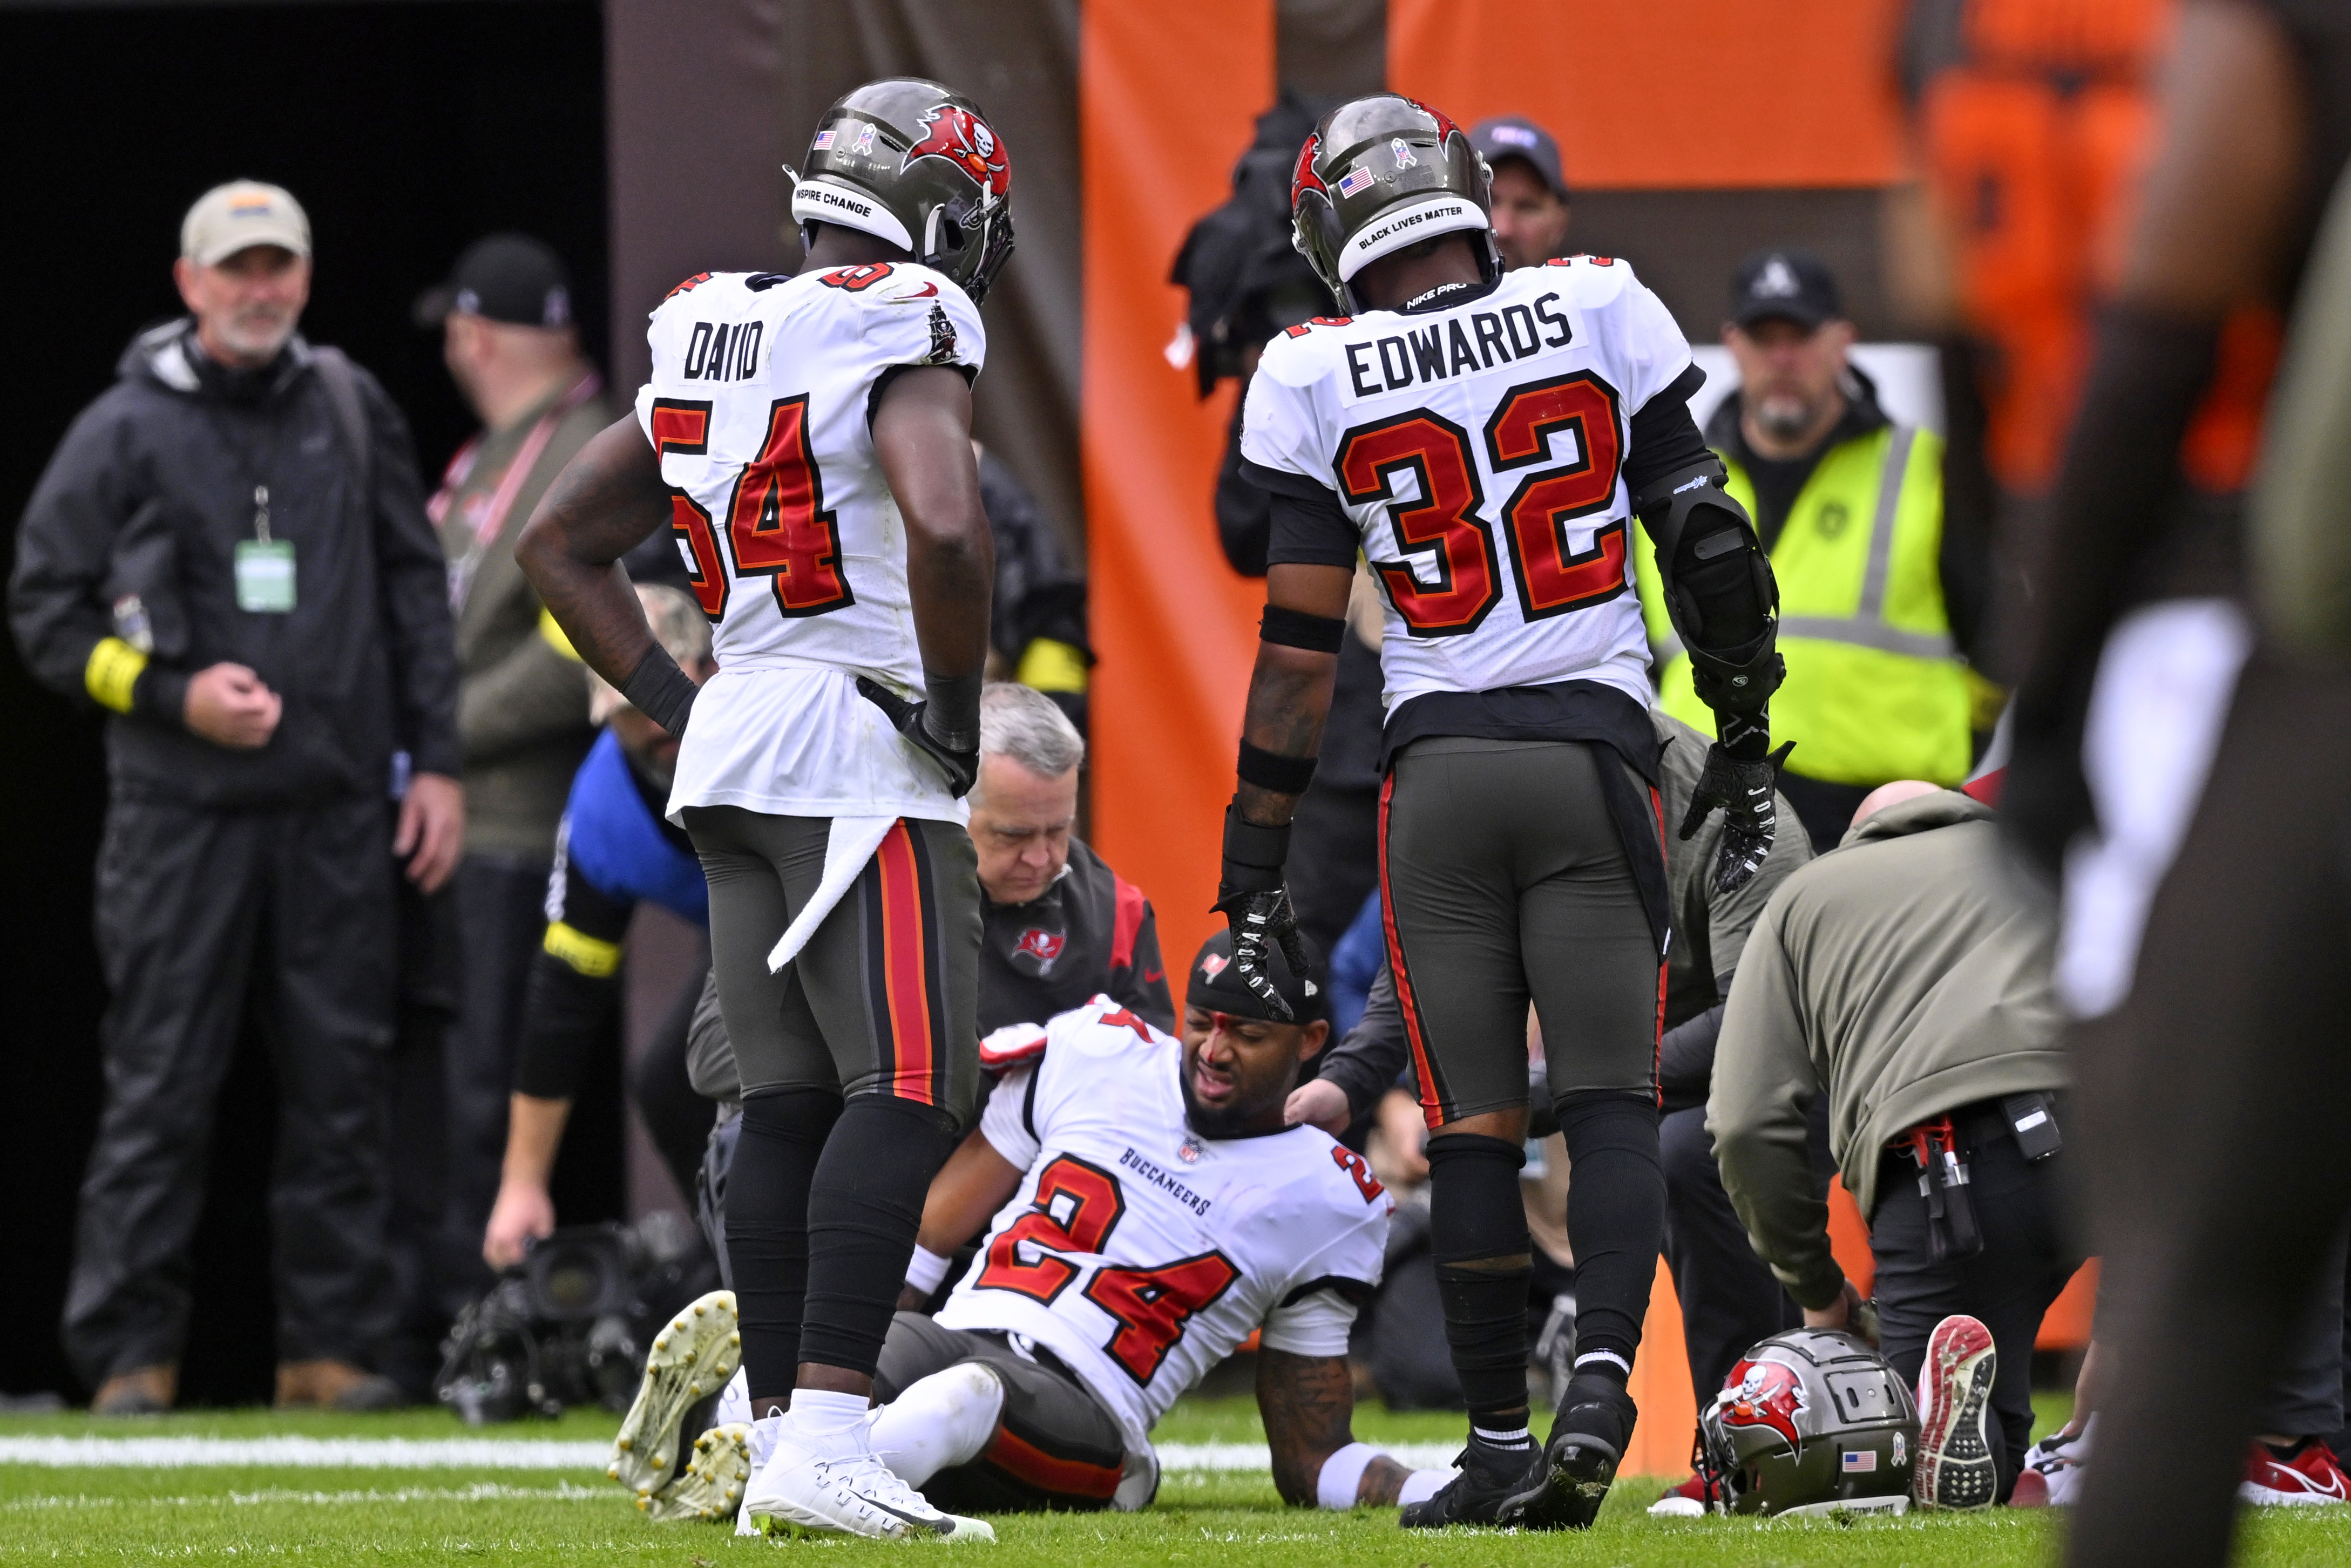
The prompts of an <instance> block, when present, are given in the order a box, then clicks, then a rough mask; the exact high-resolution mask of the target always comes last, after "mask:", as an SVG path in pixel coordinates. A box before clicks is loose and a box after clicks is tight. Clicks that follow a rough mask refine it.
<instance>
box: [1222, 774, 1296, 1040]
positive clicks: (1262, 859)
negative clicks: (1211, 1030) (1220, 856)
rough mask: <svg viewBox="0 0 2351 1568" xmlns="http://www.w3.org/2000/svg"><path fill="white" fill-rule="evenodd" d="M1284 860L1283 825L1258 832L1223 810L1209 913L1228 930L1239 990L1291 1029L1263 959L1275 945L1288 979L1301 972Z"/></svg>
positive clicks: (1291, 1018)
mask: <svg viewBox="0 0 2351 1568" xmlns="http://www.w3.org/2000/svg"><path fill="white" fill-rule="evenodd" d="M1289 858H1290V828H1289V825H1288V824H1287V823H1285V824H1283V825H1282V826H1280V827H1279V828H1267V827H1260V826H1259V825H1258V824H1257V823H1255V822H1249V821H1242V820H1241V813H1240V808H1239V807H1238V806H1228V807H1226V808H1225V855H1224V868H1223V872H1222V873H1221V875H1219V877H1218V878H1217V902H1216V904H1215V905H1214V907H1215V908H1216V910H1217V913H1219V914H1221V915H1223V916H1224V917H1225V920H1226V922H1227V924H1228V925H1229V926H1230V927H1231V929H1232V934H1233V967H1234V968H1235V969H1236V970H1238V971H1239V974H1240V977H1241V984H1243V985H1245V986H1247V987H1248V988H1249V994H1250V995H1252V996H1254V997H1256V998H1258V1000H1259V1001H1261V1002H1263V1003H1264V1004H1265V1005H1266V1006H1267V1007H1268V1008H1270V1009H1272V1011H1273V1013H1274V1016H1276V1017H1277V1018H1279V1019H1281V1020H1282V1021H1283V1022H1284V1023H1294V1022H1296V1021H1297V1014H1296V1013H1295V1012H1294V1011H1293V1010H1292V1009H1291V1008H1290V1003H1289V1002H1288V1001H1287V1000H1285V999H1284V998H1283V997H1282V995H1281V991H1280V988H1278V987H1277V986H1276V985H1275V984H1274V982H1273V977H1272V975H1271V974H1270V972H1269V968H1270V966H1269V958H1270V955H1271V953H1272V951H1273V947H1274V945H1275V944H1277V943H1279V944H1280V947H1281V956H1282V959H1283V961H1284V962H1286V963H1287V964H1289V966H1290V973H1291V974H1293V975H1303V974H1305V973H1306V972H1307V966H1306V944H1305V942H1304V941H1303V940H1301V938H1300V936H1299V935H1298V915H1297V912H1296V911H1294V910H1293V909H1291V908H1290V889H1289V888H1287V887H1285V886H1283V885H1282V875H1281V872H1282V864H1283V862H1285V861H1287V860H1288V859H1289Z"/></svg>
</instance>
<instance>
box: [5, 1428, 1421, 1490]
mask: <svg viewBox="0 0 2351 1568" xmlns="http://www.w3.org/2000/svg"><path fill="white" fill-rule="evenodd" d="M1454 1448H1455V1446H1454V1445H1453V1444H1450V1443H1404V1444H1399V1445H1395V1446H1393V1447H1391V1448H1389V1449H1388V1452H1390V1453H1392V1454H1394V1455H1395V1458H1397V1459H1398V1460H1399V1461H1400V1462H1402V1463H1404V1464H1405V1465H1408V1466H1411V1467H1413V1468H1415V1469H1444V1468H1447V1467H1449V1466H1450V1465H1451V1464H1452V1462H1453V1455H1454ZM610 1460H611V1448H610V1446H609V1445H606V1444H603V1443H578V1442H573V1443H567V1442H556V1441H552V1440H549V1439H547V1438H531V1437H0V1465H38V1466H44V1467H47V1468H50V1469H162V1470H168V1469H192V1468H196V1467H239V1468H254V1469H297V1470H300V1469H365V1470H379V1469H381V1470H601V1469H603V1468H604V1466H605V1465H606V1464H607V1463H608V1462H610ZM1159 1464H1160V1468H1161V1469H1165V1470H1203V1471H1217V1472H1252V1471H1253V1472H1258V1473H1263V1472H1264V1471H1266V1470H1267V1469H1270V1459H1269V1458H1268V1456H1267V1453H1266V1449H1265V1445H1264V1444H1262V1443H1163V1444H1161V1445H1160V1446H1159ZM365 1495H367V1496H370V1497H376V1496H381V1495H383V1494H381V1493H369V1494H365Z"/></svg>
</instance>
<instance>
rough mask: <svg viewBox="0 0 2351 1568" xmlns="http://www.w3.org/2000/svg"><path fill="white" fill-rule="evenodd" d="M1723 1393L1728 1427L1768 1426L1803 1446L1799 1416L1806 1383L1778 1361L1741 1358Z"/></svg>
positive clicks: (1796, 1445)
mask: <svg viewBox="0 0 2351 1568" xmlns="http://www.w3.org/2000/svg"><path fill="white" fill-rule="evenodd" d="M1723 1393H1724V1395H1725V1396H1727V1397H1728V1399H1729V1404H1728V1405H1727V1406H1725V1407H1724V1409H1723V1412H1722V1424H1723V1425H1724V1426H1726V1427H1771V1430H1773V1431H1774V1432H1777V1433H1779V1434H1780V1436H1782V1437H1785V1438H1787V1439H1788V1447H1790V1448H1801V1447H1802V1443H1801V1441H1800V1440H1799V1439H1798V1438H1797V1437H1796V1417H1797V1416H1799V1415H1801V1414H1802V1412H1803V1409H1804V1382H1803V1379H1802V1378H1800V1377H1798V1376H1797V1375H1795V1373H1794V1371H1793V1370H1792V1369H1791V1368H1788V1367H1785V1366H1782V1365H1781V1364H1779V1363H1778V1362H1776V1361H1742V1362H1740V1364H1738V1365H1737V1366H1734V1367H1732V1368H1731V1369H1730V1378H1729V1382H1727V1383H1726V1384H1724V1385H1723Z"/></svg>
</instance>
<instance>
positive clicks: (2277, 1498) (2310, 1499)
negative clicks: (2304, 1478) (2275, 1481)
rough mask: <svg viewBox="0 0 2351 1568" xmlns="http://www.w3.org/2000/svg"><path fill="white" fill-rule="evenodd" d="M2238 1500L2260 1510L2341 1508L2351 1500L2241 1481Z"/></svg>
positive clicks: (2322, 1493)
mask: <svg viewBox="0 0 2351 1568" xmlns="http://www.w3.org/2000/svg"><path fill="white" fill-rule="evenodd" d="M2237 1498H2238V1500H2240V1501H2241V1502H2249V1503H2252V1504H2253V1505H2254V1506H2255V1507H2258V1508H2340V1507H2342V1506H2343V1504H2344V1503H2345V1502H2346V1499H2344V1498H2339V1497H2334V1496H2331V1495H2329V1494H2328V1493H2325V1492H2323V1491H2281V1490H2278V1489H2277V1488H2275V1487H2265V1486H2262V1484H2261V1483H2260V1482H2258V1481H2239V1482H2238V1483H2237Z"/></svg>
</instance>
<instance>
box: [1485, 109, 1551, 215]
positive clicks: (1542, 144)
mask: <svg viewBox="0 0 2351 1568" xmlns="http://www.w3.org/2000/svg"><path fill="white" fill-rule="evenodd" d="M1469 145H1470V146H1472V147H1475V148H1476V149H1477V150H1478V154H1479V157H1481V158H1483V159H1485V160H1486V162H1489V163H1499V162H1501V161H1502V160H1503V159H1505V158H1520V159H1524V160H1525V161H1526V164H1527V166H1528V167H1529V168H1531V169H1532V170H1533V171H1534V172H1535V174H1536V177H1537V178H1539V179H1541V181H1542V183H1544V184H1545V185H1548V186H1549V187H1551V191H1552V194H1553V195H1555V196H1557V197H1558V198H1559V199H1560V200H1561V201H1562V202H1563V201H1565V200H1567V176H1566V175H1565V174H1563V173H1562V172H1560V167H1559V143H1558V142H1556V141H1552V135H1551V132H1550V131H1545V130H1544V129H1543V128H1542V127H1541V126H1540V125H1537V124H1536V123H1535V122H1534V121H1533V120H1526V119H1522V118H1520V116H1518V115H1515V114H1502V115H1497V116H1495V117H1494V118H1493V119H1491V120H1479V122H1478V123H1477V125H1476V126H1475V127H1473V128H1472V129H1471V131H1470V132H1469Z"/></svg>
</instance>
